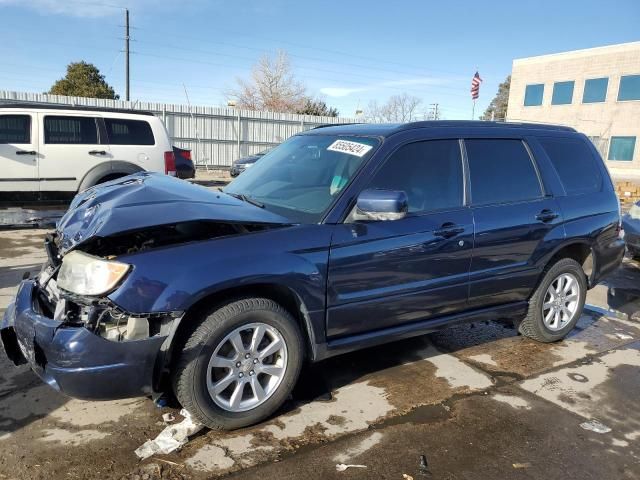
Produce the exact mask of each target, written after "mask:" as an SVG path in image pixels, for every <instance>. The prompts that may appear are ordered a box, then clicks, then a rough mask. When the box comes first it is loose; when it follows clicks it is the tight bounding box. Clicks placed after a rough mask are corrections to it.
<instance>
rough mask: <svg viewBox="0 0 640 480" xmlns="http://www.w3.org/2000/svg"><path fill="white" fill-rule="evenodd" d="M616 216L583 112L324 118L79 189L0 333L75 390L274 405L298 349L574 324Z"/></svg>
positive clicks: (227, 414) (310, 357)
mask: <svg viewBox="0 0 640 480" xmlns="http://www.w3.org/2000/svg"><path fill="white" fill-rule="evenodd" d="M620 237H621V226H620V211H619V204H618V200H617V198H616V196H615V194H614V189H613V186H612V183H611V179H610V177H609V175H608V173H607V170H606V168H605V166H604V164H603V162H602V159H601V158H600V156H599V155H598V153H597V151H596V150H595V148H594V147H593V145H592V144H591V143H590V142H589V140H588V139H587V138H586V137H585V136H584V135H582V134H579V133H577V132H576V131H574V130H573V129H570V128H565V127H558V126H547V125H526V124H509V123H506V124H496V123H490V122H452V121H440V122H418V123H409V124H404V125H364V124H363V125H342V126H333V127H324V128H317V129H314V130H312V131H309V132H306V133H304V134H300V135H297V136H294V137H292V138H291V139H289V140H288V141H287V142H285V143H283V144H282V145H280V146H279V147H277V148H276V149H275V150H273V151H272V152H271V153H270V154H269V155H267V156H265V157H264V158H263V159H262V160H261V161H260V162H257V163H256V165H255V166H254V167H252V168H251V169H250V170H247V171H246V172H245V173H244V174H242V175H241V176H240V177H238V179H237V180H235V181H234V182H232V183H231V184H230V185H228V186H227V187H226V188H225V189H223V190H222V191H211V190H207V189H205V188H203V187H199V186H195V185H190V184H188V183H186V182H182V181H179V180H176V179H173V178H169V177H166V176H163V175H157V174H153V173H146V172H145V173H139V174H135V175H132V176H128V177H124V178H121V179H118V180H114V181H112V182H109V183H106V184H104V185H100V186H97V187H94V188H92V189H89V190H87V191H85V192H83V193H81V194H79V195H78V196H76V198H75V199H74V200H73V202H72V204H71V206H70V208H69V210H68V212H67V213H66V214H65V215H64V217H63V218H62V219H61V220H60V222H59V223H58V225H57V229H56V232H55V233H53V234H51V235H49V236H48V237H47V239H46V242H45V248H46V250H47V252H48V257H49V260H48V262H47V264H46V265H45V266H44V267H43V269H42V271H41V272H40V273H39V275H37V276H36V277H35V278H32V279H26V280H24V281H23V282H22V284H21V285H20V287H19V290H18V293H17V297H16V299H15V303H14V304H13V305H11V307H10V308H9V309H8V310H7V312H6V313H5V316H4V319H3V322H2V325H1V330H0V333H1V336H2V342H3V344H4V348H5V350H6V353H7V354H8V356H9V357H10V358H11V359H12V360H13V361H14V362H15V363H23V362H28V363H29V364H30V365H31V367H32V368H33V370H34V371H35V372H36V373H37V374H38V375H39V376H40V377H41V378H42V379H43V380H44V381H45V382H47V383H48V384H49V385H51V386H52V387H54V388H56V389H59V390H61V391H62V392H65V393H67V394H68V395H71V396H74V397H80V398H85V399H111V398H122V397H130V396H136V395H160V394H161V393H163V392H169V391H172V392H174V393H175V396H176V397H177V399H178V400H179V401H180V403H181V404H182V405H183V406H184V407H185V408H186V409H187V410H189V411H190V412H191V413H192V414H193V416H194V417H195V418H196V419H198V420H199V421H201V422H202V423H204V424H206V425H207V426H209V427H211V428H219V429H232V428H238V427H242V426H245V425H249V424H252V423H255V422H258V421H260V420H262V419H264V418H265V417H267V416H269V415H270V414H272V413H273V412H274V411H275V410H276V409H277V408H278V407H279V406H280V405H281V404H282V403H283V402H284V400H285V399H286V398H287V396H288V395H289V394H290V392H291V390H292V388H293V386H294V384H295V383H296V381H297V378H298V375H299V373H300V370H301V366H302V364H303V362H305V361H311V362H317V361H319V360H322V359H325V358H327V357H330V356H333V355H337V354H341V353H344V352H349V351H352V350H355V349H360V348H363V347H369V346H372V345H377V344H380V343H384V342H389V341H393V340H397V339H401V338H406V337H410V336H414V335H422V334H424V333H427V332H431V331H433V330H436V329H439V328H442V327H446V326H448V325H452V324H455V323H458V322H466V321H472V320H503V319H509V320H511V321H513V322H514V323H515V325H516V327H517V328H518V330H519V331H520V332H521V333H522V334H523V335H526V336H528V337H531V338H533V339H535V340H538V341H541V342H554V341H557V340H560V339H562V338H563V337H565V336H566V335H567V334H568V333H569V331H571V329H572V328H573V327H574V326H575V324H576V322H577V321H578V318H579V317H580V315H581V313H582V309H583V306H584V302H585V295H586V292H587V289H589V288H591V287H593V286H594V285H596V284H597V283H598V282H599V281H600V280H601V279H602V277H603V276H604V275H605V274H607V273H609V272H611V271H612V270H614V269H615V268H616V267H617V266H618V265H619V264H620V262H621V259H622V256H623V254H624V243H623V241H622V240H621V238H620Z"/></svg>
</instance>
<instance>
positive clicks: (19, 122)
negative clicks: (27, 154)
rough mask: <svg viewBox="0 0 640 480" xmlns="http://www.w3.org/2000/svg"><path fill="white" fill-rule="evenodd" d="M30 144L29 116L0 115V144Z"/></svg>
mask: <svg viewBox="0 0 640 480" xmlns="http://www.w3.org/2000/svg"><path fill="white" fill-rule="evenodd" d="M2 143H4V144H6V143H31V117H30V116H29V115H0V144H2Z"/></svg>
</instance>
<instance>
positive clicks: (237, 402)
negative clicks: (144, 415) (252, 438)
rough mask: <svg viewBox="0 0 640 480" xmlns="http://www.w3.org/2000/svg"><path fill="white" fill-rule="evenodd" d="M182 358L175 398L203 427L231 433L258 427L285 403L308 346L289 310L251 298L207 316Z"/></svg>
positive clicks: (178, 367) (176, 376)
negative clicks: (305, 347)
mask: <svg viewBox="0 0 640 480" xmlns="http://www.w3.org/2000/svg"><path fill="white" fill-rule="evenodd" d="M179 355H180V357H179V361H178V364H177V368H176V372H175V382H174V385H175V394H176V397H177V398H178V400H179V401H180V403H181V404H182V405H183V406H184V407H185V408H186V409H187V410H188V411H189V412H190V413H191V414H192V415H193V416H194V417H195V418H196V419H197V420H198V421H200V422H201V423H203V424H205V425H206V426H208V427H209V428H213V429H225V430H226V429H235V428H240V427H244V426H247V425H251V424H254V423H257V422H259V421H261V420H263V419H265V418H266V417H268V416H269V415H271V414H272V413H273V412H274V411H275V410H276V409H277V408H278V407H279V406H280V405H282V403H283V402H284V401H285V399H286V398H287V397H288V396H289V394H290V393H291V390H292V389H293V386H294V384H295V382H296V380H297V378H298V375H299V373H300V368H301V366H302V358H303V342H302V335H301V333H300V329H299V328H298V324H297V322H296V321H295V319H294V318H293V317H292V316H291V314H289V312H287V311H286V310H285V309H284V308H282V307H281V306H280V305H278V304H277V303H275V302H274V301H272V300H269V299H265V298H247V299H243V300H238V301H235V302H232V303H229V304H228V305H225V306H223V307H222V308H220V309H218V310H216V311H214V312H213V313H211V314H210V315H208V316H207V317H206V318H205V319H204V321H203V322H202V323H201V324H200V325H199V326H198V327H197V328H196V329H195V331H194V332H193V333H192V334H191V335H190V336H189V338H188V339H187V341H186V343H185V345H184V347H183V348H182V351H181V352H180V354H179Z"/></svg>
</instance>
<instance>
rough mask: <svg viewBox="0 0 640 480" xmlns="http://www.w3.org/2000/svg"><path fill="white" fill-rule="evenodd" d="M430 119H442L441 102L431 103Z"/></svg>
mask: <svg viewBox="0 0 640 480" xmlns="http://www.w3.org/2000/svg"><path fill="white" fill-rule="evenodd" d="M429 107H430V108H429V120H440V104H438V103H430V104H429Z"/></svg>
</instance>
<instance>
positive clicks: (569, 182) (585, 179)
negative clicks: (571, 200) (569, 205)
mask: <svg viewBox="0 0 640 480" xmlns="http://www.w3.org/2000/svg"><path fill="white" fill-rule="evenodd" d="M538 140H539V141H540V143H541V144H542V147H543V148H544V149H545V151H546V152H547V155H548V156H549V159H550V160H551V163H553V166H554V167H555V169H556V172H558V176H559V177H560V181H561V182H562V184H563V185H564V189H565V191H566V192H567V195H577V194H580V193H591V192H597V191H600V189H601V187H602V175H601V173H600V170H599V168H598V166H597V165H596V163H595V159H594V158H593V153H592V152H591V151H590V150H589V148H588V147H587V145H586V144H585V143H584V142H581V141H579V140H569V139H565V138H551V137H547V138H540V139H538Z"/></svg>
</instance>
